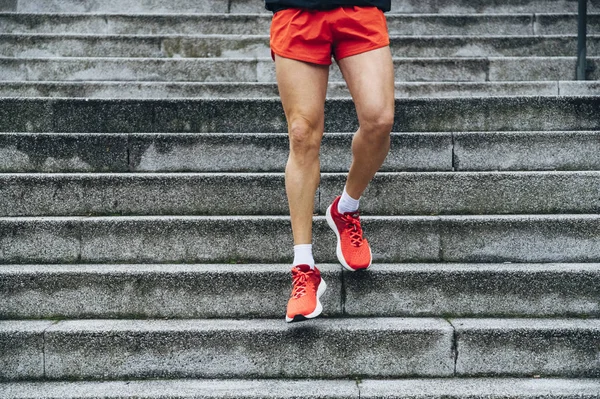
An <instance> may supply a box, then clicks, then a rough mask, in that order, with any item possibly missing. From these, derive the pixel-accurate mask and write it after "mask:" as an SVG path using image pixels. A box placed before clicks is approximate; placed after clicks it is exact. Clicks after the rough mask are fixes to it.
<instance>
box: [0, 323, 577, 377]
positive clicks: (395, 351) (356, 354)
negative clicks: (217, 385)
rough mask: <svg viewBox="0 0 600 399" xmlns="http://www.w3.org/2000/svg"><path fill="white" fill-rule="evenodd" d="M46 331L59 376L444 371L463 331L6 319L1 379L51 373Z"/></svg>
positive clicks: (413, 326) (0, 330)
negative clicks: (17, 362)
mask: <svg viewBox="0 0 600 399" xmlns="http://www.w3.org/2000/svg"><path fill="white" fill-rule="evenodd" d="M29 323H32V324H31V327H30V325H29ZM575 330H576V331H577V330H580V328H576V329H575ZM572 332H575V331H572ZM42 336H43V338H44V344H45V345H44V348H43V354H44V369H45V377H46V378H47V379H50V380H56V379H89V378H93V379H100V378H101V379H120V378H182V377H185V378H348V377H352V376H357V375H365V376H382V377H383V376H411V375H414V376H416V375H419V376H428V377H434V376H436V377H437V376H451V375H452V374H453V371H454V354H453V351H452V340H453V329H452V326H451V325H450V324H449V323H448V322H446V321H445V320H443V319H424V318H415V319H411V318H407V319H401V318H383V319H377V318H372V319H320V320H313V321H310V323H304V324H302V323H298V324H293V325H289V324H287V323H285V322H284V320H283V317H282V318H279V319H277V320H268V319H263V320H240V321H237V320H215V319H212V320H208V319H207V320H166V321H165V320H86V321H81V320H74V321H60V322H57V323H55V324H53V325H50V326H49V325H44V324H43V323H39V322H13V321H4V322H3V321H0V337H1V339H0V342H2V343H4V345H3V346H9V345H10V347H11V348H13V349H12V351H11V352H12V353H11V354H8V355H9V356H7V354H5V352H4V351H0V356H1V357H2V358H4V359H6V358H7V357H9V359H7V360H8V361H11V360H12V362H14V361H15V360H16V359H15V357H13V356H15V355H16V356H17V357H18V359H21V361H22V363H21V364H22V365H23V366H22V367H21V368H18V369H17V368H11V367H9V368H8V369H4V370H1V371H0V379H4V380H7V379H9V380H14V379H17V378H19V377H20V378H28V379H34V378H40V377H41V375H40V373H39V371H40V370H39V369H40V368H41V366H42V364H41V363H42V358H41V354H42V350H41V349H42V348H40V347H39V346H34V343H32V341H33V340H34V339H38V340H39V339H40V338H42ZM584 340H585V338H584ZM577 341H579V342H581V340H577ZM10 355H13V356H10ZM25 355H29V356H27V357H26V356H25ZM33 355H35V356H33ZM8 361H5V364H7V363H8V364H9V365H12V364H14V363H12V362H10V363H9V362H8ZM570 363H573V361H571V362H570ZM29 364H30V367H27V366H29ZM29 369H33V370H29ZM15 374H16V375H15Z"/></svg>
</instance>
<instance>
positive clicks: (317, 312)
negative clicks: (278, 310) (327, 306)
mask: <svg viewBox="0 0 600 399" xmlns="http://www.w3.org/2000/svg"><path fill="white" fill-rule="evenodd" d="M326 289H327V284H326V283H325V280H323V277H321V282H320V283H319V287H318V288H317V306H316V307H315V310H314V311H313V312H312V313H309V314H307V315H296V316H294V317H291V318H290V317H288V316H287V315H286V316H285V321H286V322H288V323H291V322H293V321H294V320H295V321H301V320H305V319H313V318H315V317H317V316H318V315H320V314H321V312H322V311H323V304H321V300H320V298H321V295H323V293H324V292H325V290H326Z"/></svg>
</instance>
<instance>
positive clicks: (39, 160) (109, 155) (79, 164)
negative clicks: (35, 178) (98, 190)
mask: <svg viewBox="0 0 600 399" xmlns="http://www.w3.org/2000/svg"><path fill="white" fill-rule="evenodd" d="M127 140H128V138H127V135H121V134H111V135H106V134H93V133H92V134H85V135H77V134H60V133H49V134H47V133H38V134H30V133H18V134H14V133H0V172H2V173H6V172H21V173H22V172H38V173H39V172H126V171H127V170H128V160H127ZM99 149H101V150H100V151H99Z"/></svg>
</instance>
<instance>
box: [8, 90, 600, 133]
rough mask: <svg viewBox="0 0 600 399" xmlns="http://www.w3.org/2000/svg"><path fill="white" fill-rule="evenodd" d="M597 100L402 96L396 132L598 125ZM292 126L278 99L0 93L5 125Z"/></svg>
mask: <svg viewBox="0 0 600 399" xmlns="http://www.w3.org/2000/svg"><path fill="white" fill-rule="evenodd" d="M599 106H600V98H598V97H597V96H589V97H500V98H466V99H457V98H453V99H415V100H412V99H398V100H396V115H395V123H394V126H393V131H395V132H448V131H507V130H508V131H531V130H536V131H546V130H548V131H560V130H598V129H600V113H598V112H597V109H598V107H599ZM325 110H326V111H325V112H326V119H325V121H326V122H325V130H326V131H328V132H352V131H355V130H356V128H357V121H356V119H355V115H356V112H355V110H354V105H353V103H352V102H351V101H350V100H348V99H331V100H328V101H327V102H326V104H325ZM249 115H251V116H253V118H252V119H250V118H248V116H249ZM286 126H287V124H286V123H285V117H284V114H283V110H282V108H281V102H280V100H279V99H268V100H258V99H253V100H251V99H247V100H218V99H212V100H202V99H198V100H192V99H186V100H85V99H1V100H0V132H60V133H70V132H73V133H81V132H107V133H108V132H113V133H127V132H140V133H150V132H160V133H170V132H203V133H209V132H218V133H223V132H229V133H236V132H243V133H274V132H278V133H283V132H286V131H287V127H286Z"/></svg>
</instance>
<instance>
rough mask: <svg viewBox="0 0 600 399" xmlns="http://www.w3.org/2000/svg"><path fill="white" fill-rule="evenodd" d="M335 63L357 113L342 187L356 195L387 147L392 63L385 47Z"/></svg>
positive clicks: (392, 109) (390, 108)
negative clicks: (357, 127) (344, 181)
mask: <svg viewBox="0 0 600 399" xmlns="http://www.w3.org/2000/svg"><path fill="white" fill-rule="evenodd" d="M338 65H339V66H340V69H341V71H342V73H343V75H344V79H345V80H346V83H347V84H348V88H349V89H350V93H351V94H352V98H353V99H354V103H355V104H356V112H357V114H358V122H359V126H360V127H359V129H358V131H357V132H356V134H355V135H354V138H353V140H352V165H351V166H350V172H349V173H348V179H347V181H346V191H347V192H348V194H349V195H350V196H351V197H352V198H355V199H358V198H360V196H361V195H362V193H363V191H365V189H366V188H367V185H368V184H369V182H370V181H371V179H372V178H373V176H375V173H376V172H377V171H378V170H379V168H380V167H381V165H382V164H383V161H384V160H385V157H386V156H387V154H388V152H389V149H390V132H391V130H392V125H393V123H394V67H393V63H392V56H391V53H390V49H389V47H383V48H380V49H376V50H372V51H369V52H366V53H362V54H358V55H355V56H351V57H347V58H344V59H341V60H339V61H338Z"/></svg>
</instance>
